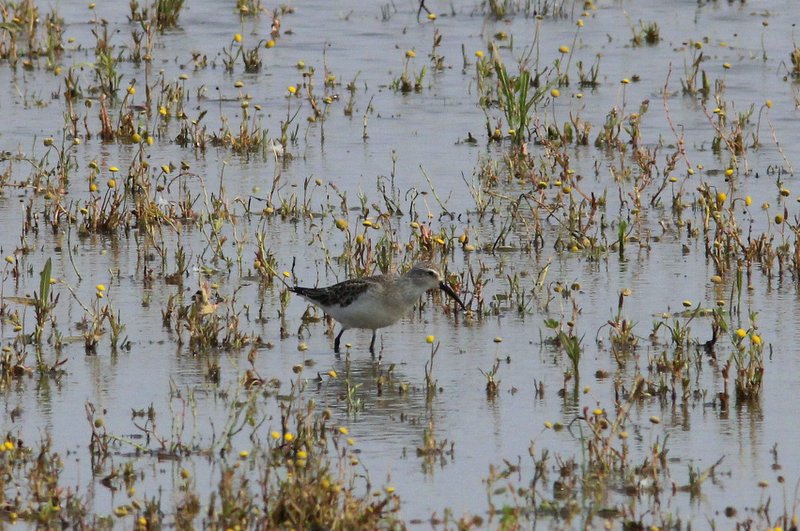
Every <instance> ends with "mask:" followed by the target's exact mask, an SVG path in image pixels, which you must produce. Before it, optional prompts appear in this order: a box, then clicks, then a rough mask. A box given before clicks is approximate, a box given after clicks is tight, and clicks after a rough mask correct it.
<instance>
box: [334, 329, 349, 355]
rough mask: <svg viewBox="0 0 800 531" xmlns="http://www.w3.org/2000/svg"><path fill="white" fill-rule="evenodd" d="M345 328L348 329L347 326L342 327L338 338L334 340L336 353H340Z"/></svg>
mask: <svg viewBox="0 0 800 531" xmlns="http://www.w3.org/2000/svg"><path fill="white" fill-rule="evenodd" d="M345 330H347V329H346V328H342V330H341V331H340V332H339V334H337V336H336V339H334V340H333V351H334V352H335V353H337V354H338V353H339V343H340V342H341V340H342V334H344V331H345Z"/></svg>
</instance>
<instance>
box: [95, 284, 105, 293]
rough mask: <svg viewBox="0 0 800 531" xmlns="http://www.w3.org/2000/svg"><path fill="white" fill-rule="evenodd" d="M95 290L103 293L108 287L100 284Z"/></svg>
mask: <svg viewBox="0 0 800 531" xmlns="http://www.w3.org/2000/svg"><path fill="white" fill-rule="evenodd" d="M94 289H96V290H97V291H100V292H103V291H105V290H106V286H105V284H98V285H96V286H95V287H94Z"/></svg>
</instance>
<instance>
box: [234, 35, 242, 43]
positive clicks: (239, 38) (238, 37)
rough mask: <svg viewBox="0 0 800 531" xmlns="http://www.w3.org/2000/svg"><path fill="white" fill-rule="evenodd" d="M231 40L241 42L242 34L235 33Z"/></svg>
mask: <svg viewBox="0 0 800 531" xmlns="http://www.w3.org/2000/svg"><path fill="white" fill-rule="evenodd" d="M233 40H235V41H236V42H242V34H241V33H237V34H236V35H234V36H233Z"/></svg>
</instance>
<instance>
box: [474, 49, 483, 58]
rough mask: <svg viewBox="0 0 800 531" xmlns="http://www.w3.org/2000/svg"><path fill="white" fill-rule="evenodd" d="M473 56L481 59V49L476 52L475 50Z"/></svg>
mask: <svg viewBox="0 0 800 531" xmlns="http://www.w3.org/2000/svg"><path fill="white" fill-rule="evenodd" d="M475 57H477V58H478V59H482V58H483V50H478V51H477V52H475Z"/></svg>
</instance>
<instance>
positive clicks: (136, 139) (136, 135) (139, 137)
mask: <svg viewBox="0 0 800 531" xmlns="http://www.w3.org/2000/svg"><path fill="white" fill-rule="evenodd" d="M131 140H133V141H134V142H136V143H137V144H138V143H139V142H141V141H142V135H140V134H139V133H133V134H132V135H131Z"/></svg>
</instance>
